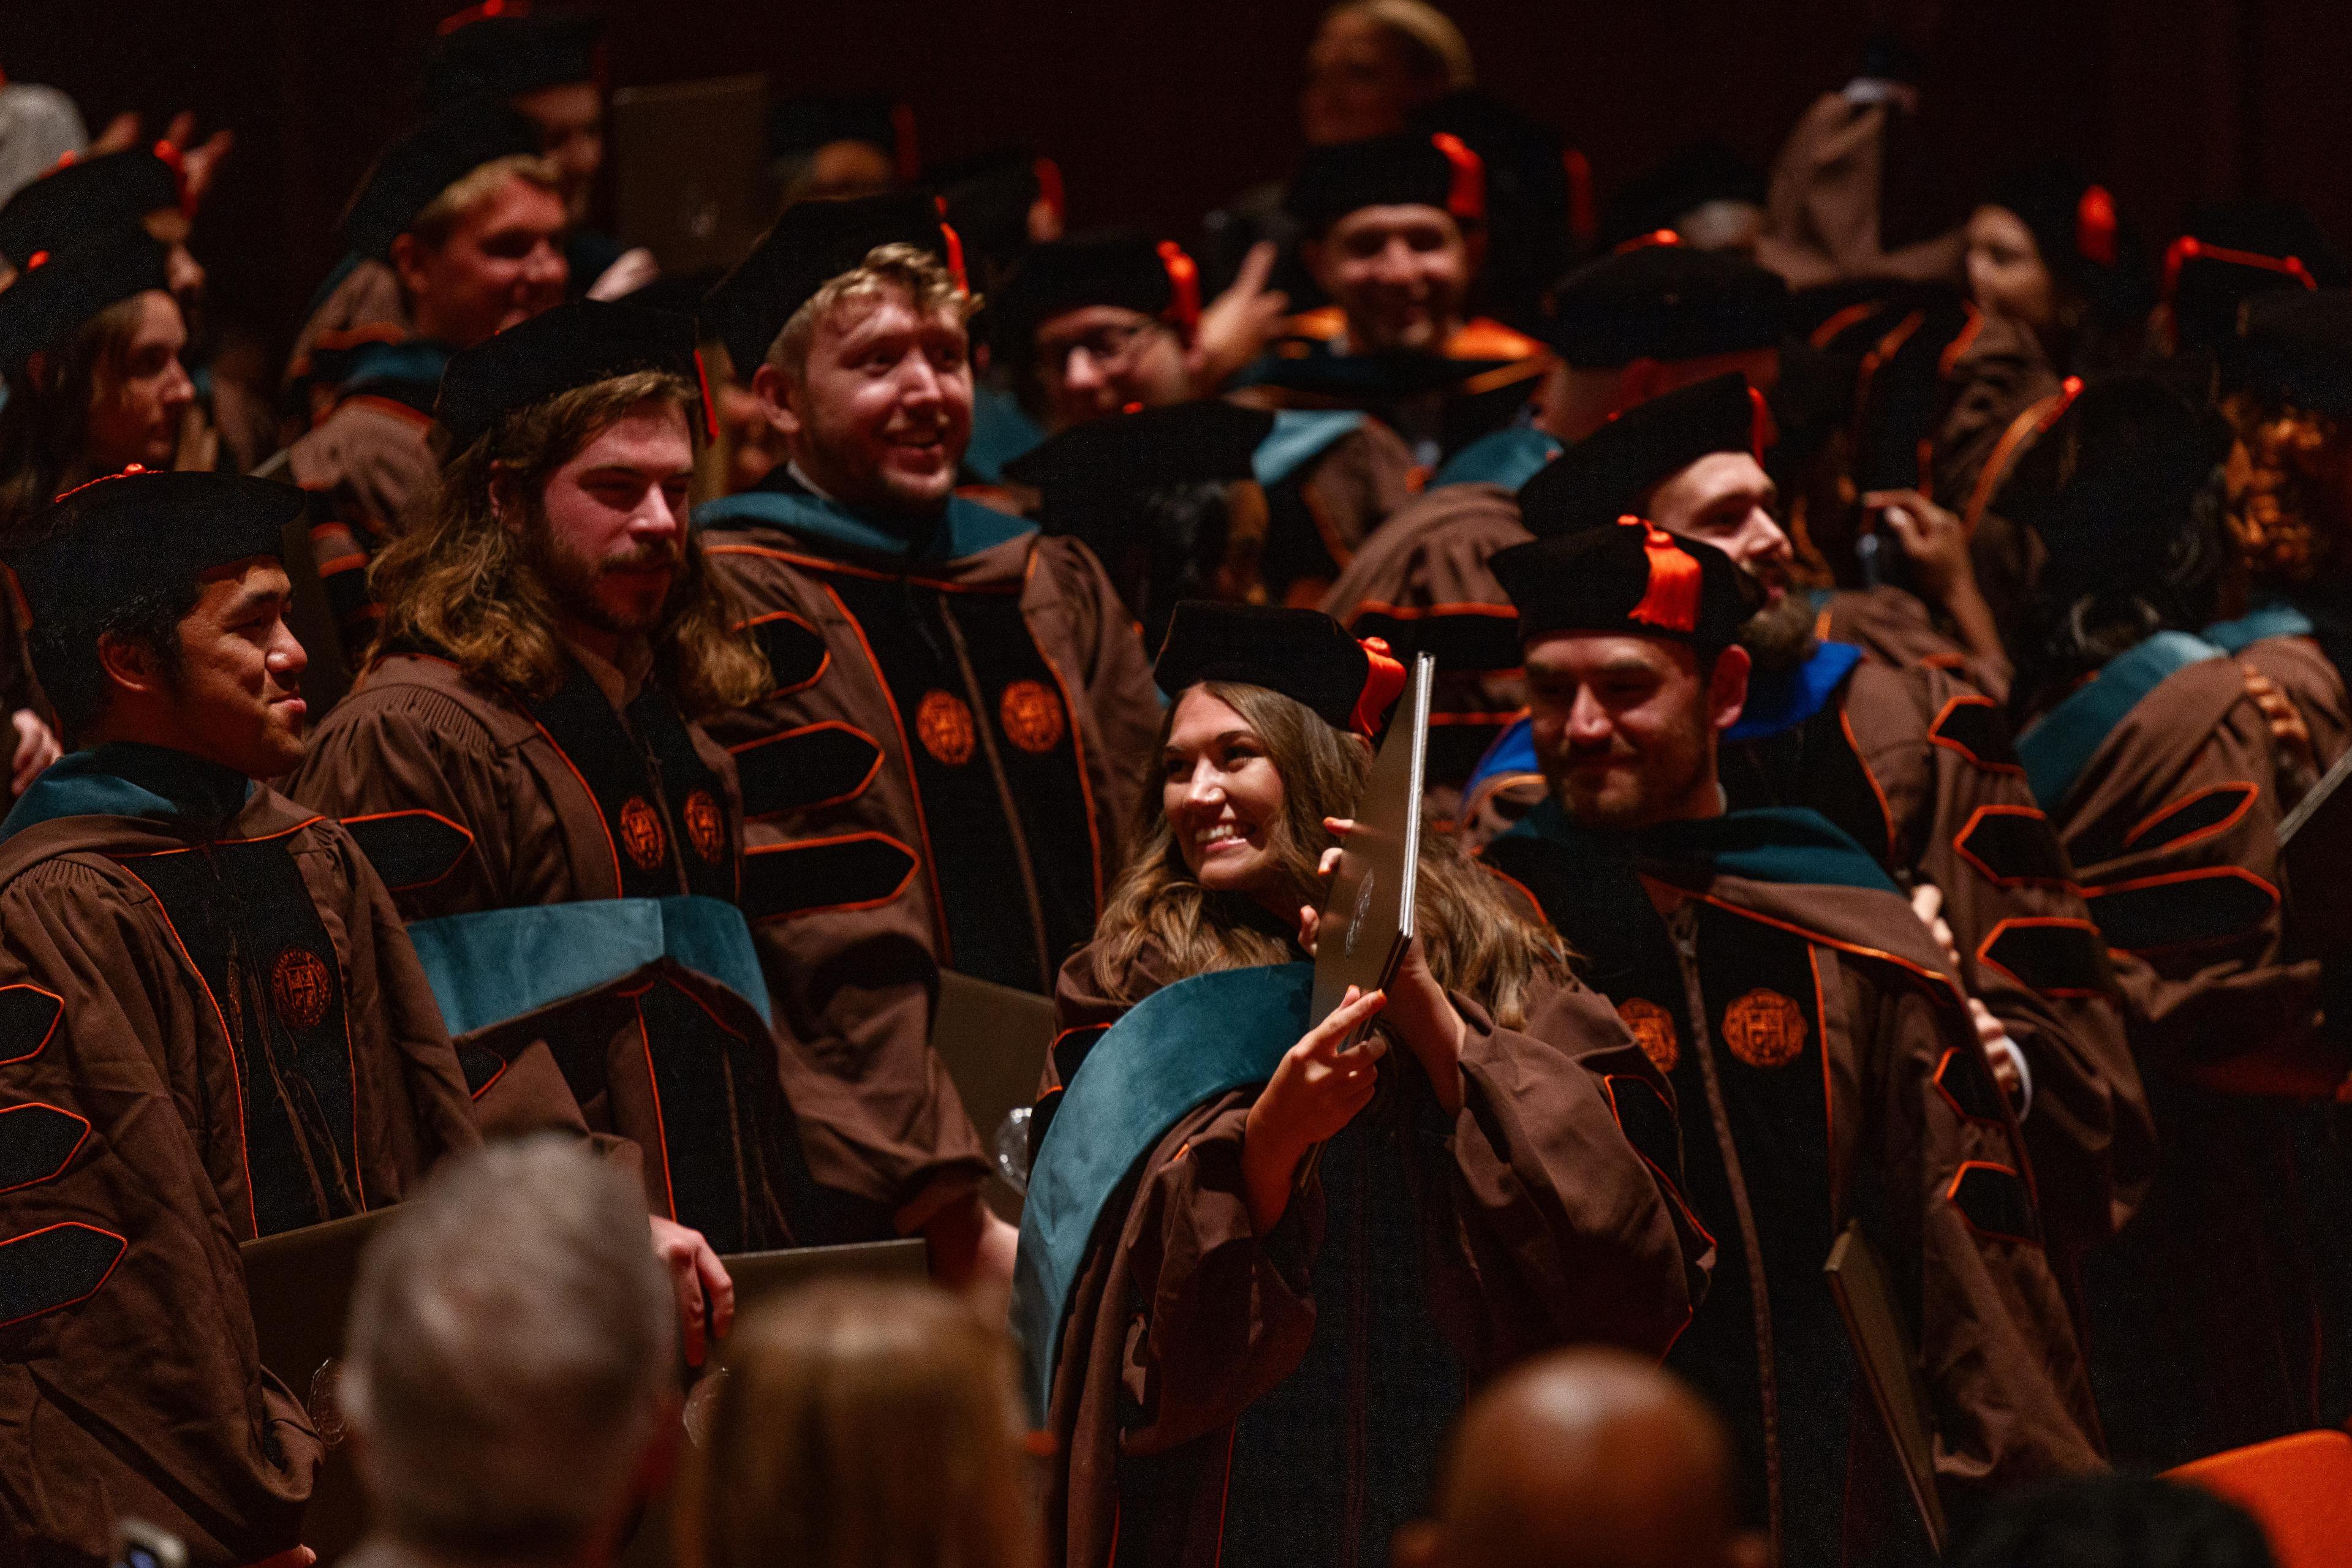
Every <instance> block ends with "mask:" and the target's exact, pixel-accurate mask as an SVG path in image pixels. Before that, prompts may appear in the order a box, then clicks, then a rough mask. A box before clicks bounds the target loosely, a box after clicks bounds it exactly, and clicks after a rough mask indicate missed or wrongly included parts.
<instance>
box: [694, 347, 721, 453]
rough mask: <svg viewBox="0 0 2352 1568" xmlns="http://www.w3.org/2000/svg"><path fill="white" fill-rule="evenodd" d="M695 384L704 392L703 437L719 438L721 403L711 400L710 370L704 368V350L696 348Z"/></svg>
mask: <svg viewBox="0 0 2352 1568" xmlns="http://www.w3.org/2000/svg"><path fill="white" fill-rule="evenodd" d="M694 384H695V385H696V386H697V387H698V388H699V389H700V390H701V392H702V439H703V440H705V441H716V440H718V439H719V405H718V404H717V403H715V402H711V401H710V372H709V371H707V370H705V369H703V368H702V350H699V349H697V350H694Z"/></svg>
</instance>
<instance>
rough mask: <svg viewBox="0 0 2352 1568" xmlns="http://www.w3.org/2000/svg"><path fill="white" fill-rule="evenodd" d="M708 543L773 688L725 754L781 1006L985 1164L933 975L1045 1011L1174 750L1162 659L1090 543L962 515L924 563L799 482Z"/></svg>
mask: <svg viewBox="0 0 2352 1568" xmlns="http://www.w3.org/2000/svg"><path fill="white" fill-rule="evenodd" d="M696 523H697V527H698V528H700V529H701V530H702V538H703V544H704V549H706V550H707V551H708V552H709V557H710V559H711V562H712V564H713V565H714V566H715V567H716V568H717V569H718V570H719V572H720V574H721V575H722V576H723V577H724V578H726V579H727V580H728V581H729V582H730V585H731V586H732V589H733V591H734V593H735V595H736V601H737V607H738V613H739V615H740V617H741V618H742V620H743V622H744V623H745V624H747V625H748V626H749V627H750V629H751V631H752V632H755V633H756V634H757V635H758V636H759V638H760V641H761V645H762V646H764V647H765V648H766V650H767V653H768V659H769V663H770V664H771V666H772V669H773V671H774V675H775V681H776V688H775V690H774V691H772V692H771V693H770V694H769V695H767V696H766V697H765V698H763V699H761V701H758V702H755V703H753V704H751V706H748V707H745V708H742V709H740V710H739V711H737V712H733V713H730V714H725V715H721V716H719V717H717V718H715V719H714V720H712V722H711V734H712V735H713V737H715V738H717V739H718V740H719V742H720V743H721V744H722V745H724V746H725V747H727V749H728V751H729V752H730V754H731V756H732V758H733V762H734V766H735V768H737V770H738V771H739V772H740V776H741V779H742V789H743V809H744V815H745V819H746V821H747V824H748V826H747V828H746V837H747V840H748V846H749V847H748V863H749V865H750V866H751V870H752V873H753V874H752V878H751V883H752V885H751V893H750V894H749V896H747V897H746V899H745V912H746V914H747V915H749V916H750V917H751V928H752V934H753V936H754V938H755V939H756V941H757V943H758V946H759V950H760V958H761V964H762V966H763V967H765V969H766V971H767V974H768V981H769V987H770V989H771V990H772V993H773V994H774V996H775V998H776V1002H777V1006H778V1007H779V1009H781V1011H782V1017H783V1018H784V1019H787V1020H789V1022H790V1025H791V1027H792V1029H793V1031H794V1032H795V1033H796V1034H797V1035H798V1036H799V1038H801V1039H803V1040H809V1041H811V1042H812V1047H813V1050H814V1051H815V1053H816V1056H817V1059H818V1060H819V1061H821V1062H822V1063H823V1064H824V1067H825V1069H826V1070H827V1071H830V1072H833V1073H835V1075H837V1076H838V1077H840V1078H841V1079H842V1080H843V1081H844V1082H847V1083H850V1084H852V1085H854V1086H855V1087H856V1092H857V1093H858V1095H859V1097H860V1098H861V1099H862V1100H864V1101H865V1102H866V1104H867V1105H868V1106H869V1107H871V1108H872V1109H873V1111H874V1113H875V1114H877V1116H879V1117H880V1118H881V1119H882V1120H883V1122H884V1123H885V1124H886V1125H887V1126H889V1127H891V1128H893V1129H894V1130H895V1131H896V1133H897V1135H898V1137H900V1138H901V1139H902V1140H903V1141H905V1142H906V1143H907V1144H908V1145H909V1146H910V1147H930V1148H934V1149H936V1150H938V1151H939V1152H940V1155H941V1157H948V1156H950V1155H959V1156H960V1155H964V1154H967V1153H976V1152H977V1149H978V1147H979V1145H978V1143H977V1142H976V1140H975V1138H974V1134H973V1131H972V1128H971V1123H970V1120H969V1118H968V1117H967V1116H966V1114H965V1112H964V1109H963V1105H962V1102H961V1099H960V1098H959V1097H958V1095H957V1093H956V1091H955V1086H954V1084H953V1083H952V1082H950V1080H949V1078H948V1075H947V1071H946V1069H945V1067H944V1065H943V1064H942V1063H941V1062H940V1059H939V1057H938V1055H937V1054H936V1053H935V1052H934V1051H932V1050H931V1049H930V1044H929V1040H930V1028H931V1014H932V1009H933V1006H934V1003H935V998H936V993H937V988H938V981H937V971H938V970H939V969H942V968H947V969H954V970H957V971H959V972H961V973H963V974H969V975H976V976H979V977H982V978H983V979H989V980H994V981H997V982H998V983H1000V984H1003V985H1009V986H1013V987H1014V988H1019V989H1023V990H1027V991H1031V992H1038V993H1042V992H1044V991H1045V990H1046V989H1048V988H1050V986H1051V984H1052V981H1053V975H1054V968H1055V966H1056V965H1058V964H1059V963H1060V961H1061V959H1062V957H1063V956H1065V955H1066V954H1067V953H1068V952H1069V951H1070V949H1071V948H1073V947H1075V946H1077V945H1078V944H1080V943H1082V942H1084V941H1086V940H1087V937H1088V936H1091V935H1092V933H1093V931H1094V922H1095V915H1096V912H1097V909H1098V908H1099V906H1100V903H1101V899H1102V893H1103V887H1104V884H1105V882H1106V879H1107V878H1108V876H1109V875H1110V873H1111V872H1112V871H1113V870H1114V869H1115V868H1116V867H1117V866H1118V854H1119V848H1120V845H1121V843H1122V842H1123V841H1124V839H1125V836H1126V833H1127V831H1129V822H1130V821H1132V819H1133V815H1134V811H1135V806H1136V801H1137V798H1138V789H1139V769H1140V768H1141V765H1142V760H1143V758H1145V757H1146V755H1147V754H1148V753H1149V752H1150V749H1151V747H1152V743H1153V740H1154V738H1155V737H1156V736H1157V735H1158V733H1159V724H1160V695H1159V693H1158V691H1157V689H1156V688H1154V687H1153V685H1152V684H1151V672H1150V664H1149V662H1148V660H1147V659H1146V657H1145V654H1144V651H1143V645H1142V641H1141V639H1140V638H1139V636H1138V635H1137V633H1136V631H1135V626H1134V622H1132V621H1131V620H1130V619H1129V616H1128V614H1127V612H1126V611H1125V609H1124V608H1123V607H1122V606H1121V605H1120V603H1119V601H1118V594H1117V592H1116V591H1114V590H1113V589H1112V587H1111V585H1110V581H1109V580H1108V578H1107V577H1106V576H1105V575H1104V574H1103V570H1102V568H1101V566H1100V565H1099V564H1097V561H1096V560H1095V558H1094V557H1093V556H1092V555H1091V554H1089V553H1088V552H1087V549H1086V548H1085V547H1084V546H1083V545H1080V544H1078V543H1077V542H1076V540H1073V539H1067V538H1046V537H1045V536H1042V535H1040V534H1039V533H1038V532H1037V531H1036V530H1035V528H1034V527H1033V526H1031V525H1029V524H1027V523H1024V522H1023V521H1022V520H1021V519H1019V518H1016V517H1008V516H1006V515H1004V514H1003V513H999V512H994V511H991V510H988V509H987V508H984V507H978V506H975V505H973V504H971V503H970V502H967V501H963V500H961V499H959V500H957V501H955V502H953V503H951V504H950V507H949V509H948V513H947V515H946V517H945V518H944V519H943V520H942V522H941V524H940V530H941V531H940V536H939V537H938V538H935V539H933V540H932V541H930V545H929V548H927V549H921V550H919V551H917V552H915V553H914V554H913V555H911V556H910V555H909V554H908V553H907V551H906V549H905V548H904V546H903V545H901V544H899V543H898V541H897V540H894V539H893V538H890V536H888V535H887V534H885V533H883V532H882V531H881V530H879V529H878V528H875V527H874V526H872V525H870V524H868V523H866V522H865V521H864V520H862V519H860V518H858V517H856V516H855V515H853V514H851V513H849V512H847V511H846V510H845V509H844V508H840V507H834V506H833V505H831V504H830V503H826V502H821V501H819V500H817V499H816V498H815V497H812V496H810V495H808V494H807V493H806V492H804V491H801V490H799V489H798V487H797V486H792V485H791V483H790V481H789V479H782V480H780V481H779V482H778V483H777V484H776V485H773V486H770V487H768V488H764V489H761V490H758V491H752V492H747V493H746V494H744V495H740V496H735V497H729V498H727V499H726V500H724V501H719V502H713V503H709V504H707V505H705V506H704V507H700V508H698V511H697V514H696ZM984 1131H991V1132H992V1131H993V1129H984Z"/></svg>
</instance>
